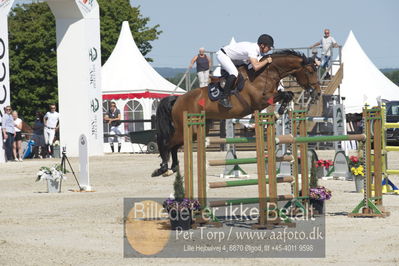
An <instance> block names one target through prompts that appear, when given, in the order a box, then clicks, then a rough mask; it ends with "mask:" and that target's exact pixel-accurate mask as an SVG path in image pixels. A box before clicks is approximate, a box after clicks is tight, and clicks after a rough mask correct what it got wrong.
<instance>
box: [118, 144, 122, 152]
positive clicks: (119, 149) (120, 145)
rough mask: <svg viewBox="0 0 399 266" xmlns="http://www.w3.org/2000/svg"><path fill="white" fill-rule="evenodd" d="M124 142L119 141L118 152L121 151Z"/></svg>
mask: <svg viewBox="0 0 399 266" xmlns="http://www.w3.org/2000/svg"><path fill="white" fill-rule="evenodd" d="M121 148H122V143H118V152H121Z"/></svg>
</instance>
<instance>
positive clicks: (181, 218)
mask: <svg viewBox="0 0 399 266" xmlns="http://www.w3.org/2000/svg"><path fill="white" fill-rule="evenodd" d="M169 220H170V225H171V229H172V230H176V229H178V230H189V229H191V224H192V216H191V211H188V210H187V209H186V210H183V211H180V210H179V211H178V210H170V211H169Z"/></svg>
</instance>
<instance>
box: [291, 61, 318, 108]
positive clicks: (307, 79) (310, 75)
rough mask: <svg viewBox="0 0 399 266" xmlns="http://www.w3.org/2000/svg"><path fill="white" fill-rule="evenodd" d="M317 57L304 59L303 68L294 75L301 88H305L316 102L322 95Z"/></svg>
mask: <svg viewBox="0 0 399 266" xmlns="http://www.w3.org/2000/svg"><path fill="white" fill-rule="evenodd" d="M315 60H316V59H315V57H311V58H303V61H302V67H301V68H299V70H298V71H296V72H294V73H293V76H294V77H295V78H296V81H297V82H298V84H299V85H301V87H303V88H304V89H305V90H306V92H307V93H309V95H310V96H311V98H312V102H315V101H316V100H317V99H318V98H319V97H320V95H321V88H320V82H319V78H318V75H317V62H316V61H315Z"/></svg>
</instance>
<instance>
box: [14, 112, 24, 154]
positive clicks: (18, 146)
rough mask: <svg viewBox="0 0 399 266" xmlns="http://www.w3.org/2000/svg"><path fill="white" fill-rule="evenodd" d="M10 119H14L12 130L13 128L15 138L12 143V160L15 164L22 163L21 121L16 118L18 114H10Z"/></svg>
mask: <svg viewBox="0 0 399 266" xmlns="http://www.w3.org/2000/svg"><path fill="white" fill-rule="evenodd" d="M12 118H13V119H14V128H15V138H14V143H13V150H12V151H13V154H14V160H15V161H16V162H18V161H20V162H22V132H21V131H22V120H21V118H18V112H17V111H13V112H12Z"/></svg>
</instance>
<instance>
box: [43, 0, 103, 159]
mask: <svg viewBox="0 0 399 266" xmlns="http://www.w3.org/2000/svg"><path fill="white" fill-rule="evenodd" d="M47 2H48V4H49V6H50V8H51V10H52V12H53V14H54V16H55V18H56V26H57V68H58V97H59V106H60V108H59V109H60V140H61V145H63V146H64V145H65V146H67V147H68V153H69V154H68V155H70V156H77V155H78V149H77V148H78V147H77V146H76V139H78V137H79V136H80V135H81V134H84V135H85V136H86V137H87V141H88V142H89V143H90V145H89V155H90V156H92V155H102V154H103V149H104V147H103V116H102V92H101V76H100V71H101V46H100V18H99V16H100V14H99V6H98V3H97V1H96V0H68V1H58V0H48V1H47Z"/></svg>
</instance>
